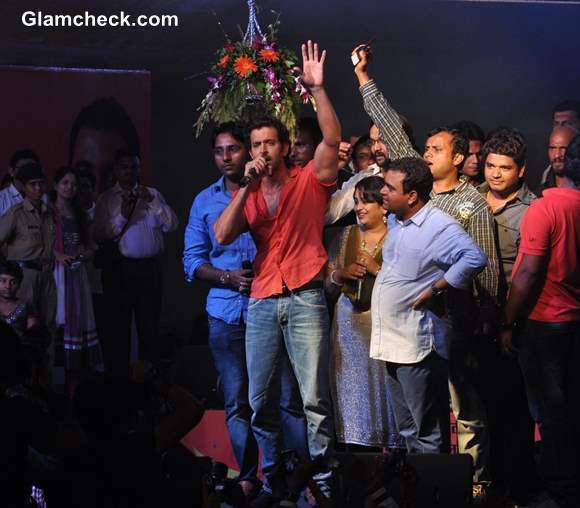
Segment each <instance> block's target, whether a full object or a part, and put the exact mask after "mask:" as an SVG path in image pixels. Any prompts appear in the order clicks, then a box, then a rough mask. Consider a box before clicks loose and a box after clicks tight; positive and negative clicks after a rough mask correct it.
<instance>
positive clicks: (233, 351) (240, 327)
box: [209, 316, 308, 482]
mask: <svg viewBox="0 0 580 508" xmlns="http://www.w3.org/2000/svg"><path fill="white" fill-rule="evenodd" d="M245 334H246V327H245V326H244V324H235V325H231V324H228V323H226V322H225V321H222V320H221V319H216V318H213V317H211V316H210V317H209V345H210V348H211V352H212V355H213V358H214V362H215V365H216V369H217V370H218V372H219V374H220V377H221V383H222V390H223V393H224V401H225V413H226V424H227V427H228V431H229V434H230V440H231V443H232V449H233V452H234V456H235V457H236V461H237V462H238V466H239V467H240V476H239V480H250V481H254V482H255V481H256V474H257V470H258V445H257V443H256V439H255V438H254V434H253V432H252V427H251V418H252V410H251V408H250V404H249V401H248V369H247V366H246V344H245ZM281 363H282V367H281V376H280V377H281V380H280V385H281V386H280V392H281V395H280V419H281V426H282V428H283V430H284V440H283V446H284V448H289V449H293V450H297V451H298V452H299V453H301V454H303V455H305V456H308V448H307V444H306V420H305V418H304V412H303V410H302V399H301V398H300V392H299V390H298V385H297V383H296V378H295V377H294V373H293V372H292V368H291V367H290V364H289V362H288V357H287V355H285V354H284V355H283V358H282V361H281Z"/></svg>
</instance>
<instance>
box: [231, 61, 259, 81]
mask: <svg viewBox="0 0 580 508" xmlns="http://www.w3.org/2000/svg"><path fill="white" fill-rule="evenodd" d="M234 70H235V71H236V72H237V73H238V75H239V76H241V77H242V78H245V77H247V76H249V75H250V74H252V72H256V71H257V70H258V66H257V65H256V62H254V59H253V58H250V57H249V56H239V57H238V58H236V61H235V63H234Z"/></svg>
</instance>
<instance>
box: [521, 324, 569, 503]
mask: <svg viewBox="0 0 580 508" xmlns="http://www.w3.org/2000/svg"><path fill="white" fill-rule="evenodd" d="M519 362H520V366H521V369H522V373H523V375H524V381H525V384H526V389H527V393H528V401H529V406H530V411H531V413H532V414H533V415H534V417H535V418H536V419H537V420H538V423H539V425H540V433H541V435H542V443H541V447H540V474H541V475H542V477H543V479H544V480H545V482H546V487H547V488H548V490H549V491H550V493H551V494H552V496H553V497H554V498H555V500H556V501H557V502H558V504H560V505H561V506H562V507H563V508H564V507H565V508H568V507H577V506H578V499H579V495H580V466H579V465H578V457H579V456H580V445H579V444H578V436H579V435H580V404H579V402H578V401H579V400H580V399H579V397H580V395H579V394H580V367H579V366H580V321H568V322H563V323H545V322H541V321H532V320H528V321H527V322H526V323H525V325H524V327H523V330H522V334H521V336H520V340H519Z"/></svg>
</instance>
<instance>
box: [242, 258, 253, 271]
mask: <svg viewBox="0 0 580 508" xmlns="http://www.w3.org/2000/svg"><path fill="white" fill-rule="evenodd" d="M242 268H243V269H244V270H252V271H253V269H254V266H253V265H252V262H251V261H250V260H249V259H245V260H244V261H242Z"/></svg>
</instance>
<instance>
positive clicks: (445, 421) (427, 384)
mask: <svg viewBox="0 0 580 508" xmlns="http://www.w3.org/2000/svg"><path fill="white" fill-rule="evenodd" d="M447 363H448V362H447V360H445V359H444V358H442V357H441V356H439V355H438V354H437V353H436V352H435V351H432V352H431V353H430V354H429V355H428V356H427V357H425V358H423V360H421V361H420V362H418V363H411V364H402V363H392V362H387V374H388V378H387V383H388V386H389V389H390V391H391V396H392V400H393V409H394V412H395V421H396V423H397V429H398V431H399V433H400V434H401V436H403V437H404V438H405V441H406V443H407V451H408V452H409V453H448V452H449V446H450V429H449V390H448V387H447V375H448V374H447V369H448V365H447Z"/></svg>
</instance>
